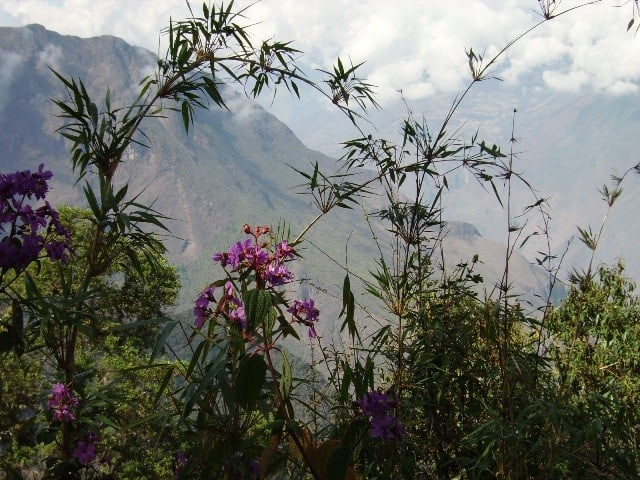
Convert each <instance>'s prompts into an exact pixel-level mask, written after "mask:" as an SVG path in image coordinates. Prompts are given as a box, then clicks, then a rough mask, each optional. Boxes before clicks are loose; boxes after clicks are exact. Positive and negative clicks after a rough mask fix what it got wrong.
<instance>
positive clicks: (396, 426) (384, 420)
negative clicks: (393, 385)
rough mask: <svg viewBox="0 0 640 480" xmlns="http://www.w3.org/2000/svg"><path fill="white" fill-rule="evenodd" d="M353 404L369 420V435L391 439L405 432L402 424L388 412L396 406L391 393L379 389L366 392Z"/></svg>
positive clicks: (386, 439) (385, 439)
mask: <svg viewBox="0 0 640 480" xmlns="http://www.w3.org/2000/svg"><path fill="white" fill-rule="evenodd" d="M355 404H356V405H357V406H358V407H360V408H361V409H362V411H363V412H364V414H365V415H366V416H367V417H369V419H370V421H371V436H372V437H373V438H380V439H382V440H384V441H388V440H393V439H394V438H398V437H401V436H403V435H404V434H405V430H404V426H403V425H402V423H401V422H400V420H398V419H397V418H395V417H394V416H393V415H391V414H390V413H389V412H390V411H392V410H393V409H394V408H395V406H396V401H395V399H394V398H393V396H392V395H390V394H388V393H382V392H379V391H375V390H374V391H373V392H367V393H365V395H364V397H362V399H361V400H358V401H357V402H355Z"/></svg>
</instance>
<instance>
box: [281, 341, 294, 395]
mask: <svg viewBox="0 0 640 480" xmlns="http://www.w3.org/2000/svg"><path fill="white" fill-rule="evenodd" d="M291 385H292V376H291V362H290V361H289V358H288V357H287V354H286V353H285V352H284V351H283V352H282V376H281V377H280V392H281V393H282V398H284V399H286V398H288V397H289V394H290V393H291Z"/></svg>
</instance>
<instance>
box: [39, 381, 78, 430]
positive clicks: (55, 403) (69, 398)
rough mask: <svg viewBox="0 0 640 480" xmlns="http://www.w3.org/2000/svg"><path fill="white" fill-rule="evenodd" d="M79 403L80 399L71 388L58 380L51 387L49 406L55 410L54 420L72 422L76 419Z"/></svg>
mask: <svg viewBox="0 0 640 480" xmlns="http://www.w3.org/2000/svg"><path fill="white" fill-rule="evenodd" d="M78 403H80V401H79V400H78V399H77V398H76V396H75V395H74V394H73V391H72V390H71V388H70V387H67V386H66V385H65V384H63V383H60V382H58V383H56V384H55V385H54V386H53V387H52V388H51V393H50V394H49V400H48V401H47V408H48V409H49V410H51V411H52V412H53V420H55V421H57V422H71V421H73V420H75V419H76V413H75V408H76V407H77V406H78Z"/></svg>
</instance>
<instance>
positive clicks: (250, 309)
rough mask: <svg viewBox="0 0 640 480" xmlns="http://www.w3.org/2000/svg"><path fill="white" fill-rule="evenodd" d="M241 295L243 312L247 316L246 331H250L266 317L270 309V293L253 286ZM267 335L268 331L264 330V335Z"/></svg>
mask: <svg viewBox="0 0 640 480" xmlns="http://www.w3.org/2000/svg"><path fill="white" fill-rule="evenodd" d="M243 297H244V298H243V301H244V312H245V314H246V316H247V331H249V332H252V331H254V330H255V328H256V325H258V324H260V323H261V322H262V321H263V320H265V319H266V318H267V315H268V313H269V310H270V309H271V295H269V292H267V291H265V290H258V289H256V288H254V289H253V290H249V291H248V292H247V293H245V294H244V296H243ZM267 335H268V333H267V332H265V336H267Z"/></svg>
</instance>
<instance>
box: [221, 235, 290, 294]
mask: <svg viewBox="0 0 640 480" xmlns="http://www.w3.org/2000/svg"><path fill="white" fill-rule="evenodd" d="M270 231H271V230H270V229H269V227H255V228H254V229H253V230H251V227H250V226H249V225H245V226H244V232H245V233H246V234H250V235H251V236H252V237H253V238H247V239H245V240H244V241H242V242H236V243H235V244H233V245H232V246H231V248H229V250H228V251H226V252H219V253H216V254H214V255H213V256H212V257H211V258H212V259H213V261H214V262H219V263H220V265H221V266H222V267H223V268H224V267H227V266H230V267H231V269H232V270H233V271H242V270H247V269H250V270H253V271H255V273H256V278H257V280H258V281H259V282H260V283H261V284H267V285H269V286H272V287H276V286H279V285H284V284H285V283H287V282H290V281H291V278H292V276H291V272H289V269H287V267H286V265H285V264H284V262H286V261H287V260H290V259H292V258H294V257H295V254H296V252H295V249H294V248H293V247H292V246H291V245H289V244H288V243H287V241H286V240H283V241H282V242H280V243H278V244H277V245H276V248H275V251H274V252H273V253H271V252H270V251H269V250H268V248H267V247H268V246H269V242H265V241H262V240H261V237H263V236H264V235H267V234H269V233H270Z"/></svg>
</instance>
